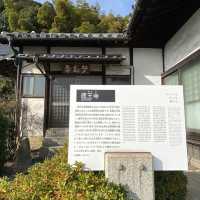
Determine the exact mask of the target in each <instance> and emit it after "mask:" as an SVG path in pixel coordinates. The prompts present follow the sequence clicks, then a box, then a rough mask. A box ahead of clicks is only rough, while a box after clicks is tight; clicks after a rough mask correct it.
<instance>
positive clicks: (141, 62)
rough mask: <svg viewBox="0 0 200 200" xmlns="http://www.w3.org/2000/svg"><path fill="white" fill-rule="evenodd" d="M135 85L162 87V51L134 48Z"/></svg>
mask: <svg viewBox="0 0 200 200" xmlns="http://www.w3.org/2000/svg"><path fill="white" fill-rule="evenodd" d="M133 66H134V69H135V74H134V78H135V80H134V81H135V85H160V84H161V74H162V72H163V59H162V49H150V48H145V49H144V48H134V49H133Z"/></svg>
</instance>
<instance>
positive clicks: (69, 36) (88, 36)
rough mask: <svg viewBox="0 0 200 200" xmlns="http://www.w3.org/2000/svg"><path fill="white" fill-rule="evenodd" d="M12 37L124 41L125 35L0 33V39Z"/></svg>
mask: <svg viewBox="0 0 200 200" xmlns="http://www.w3.org/2000/svg"><path fill="white" fill-rule="evenodd" d="M6 37H13V38H15V39H50V38H52V39H66V40H67V39H70V40H81V39H84V40H85V39H89V40H91V39H94V40H96V39H105V40H106V39H108V40H110V39H126V38H127V35H126V34H124V33H44V32H41V33H36V32H34V31H33V32H31V33H26V32H12V33H9V32H1V38H6Z"/></svg>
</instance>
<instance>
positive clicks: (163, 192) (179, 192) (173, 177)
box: [155, 171, 187, 200]
mask: <svg viewBox="0 0 200 200" xmlns="http://www.w3.org/2000/svg"><path fill="white" fill-rule="evenodd" d="M155 192H156V200H185V199H186V192H187V178H186V175H184V173H183V172H180V171H179V172H178V171H176V172H156V173H155Z"/></svg>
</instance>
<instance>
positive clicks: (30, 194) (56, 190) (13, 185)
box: [0, 148, 126, 200]
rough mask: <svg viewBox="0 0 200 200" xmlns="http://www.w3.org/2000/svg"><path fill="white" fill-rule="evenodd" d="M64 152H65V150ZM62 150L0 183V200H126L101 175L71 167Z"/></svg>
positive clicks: (80, 167) (124, 195)
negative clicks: (23, 172)
mask: <svg viewBox="0 0 200 200" xmlns="http://www.w3.org/2000/svg"><path fill="white" fill-rule="evenodd" d="M65 150H66V148H65ZM66 163H67V156H66V153H65V152H64V150H63V149H62V150H60V151H59V152H58V154H57V155H55V156H54V157H53V158H52V159H50V160H46V161H44V163H42V164H36V165H34V166H33V167H32V168H30V169H29V170H28V174H27V175H23V174H18V175H17V176H16V178H15V179H14V180H13V181H11V182H9V181H8V180H7V179H6V178H4V179H2V180H1V181H0V199H1V200H3V199H4V200H30V199H32V200H76V199H77V200H95V199H96V200H101V199H102V200H125V199H126V193H125V191H124V189H123V188H122V187H121V186H116V185H114V184H111V183H108V181H107V180H106V179H105V177H104V175H103V173H94V172H83V171H82V165H81V164H80V163H76V165H75V166H73V167H71V166H69V165H68V164H66Z"/></svg>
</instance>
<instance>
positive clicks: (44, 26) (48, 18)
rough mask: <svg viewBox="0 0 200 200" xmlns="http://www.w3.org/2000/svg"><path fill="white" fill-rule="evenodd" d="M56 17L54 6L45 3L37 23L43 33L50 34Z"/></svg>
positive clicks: (38, 15)
mask: <svg viewBox="0 0 200 200" xmlns="http://www.w3.org/2000/svg"><path fill="white" fill-rule="evenodd" d="M55 16H56V13H55V9H54V7H53V5H52V4H51V3H49V2H45V3H44V4H43V5H42V6H41V7H40V8H39V10H38V14H37V22H38V24H39V26H40V29H41V30H42V31H45V32H48V31H49V30H50V29H51V26H52V23H53V20H54V17H55Z"/></svg>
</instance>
